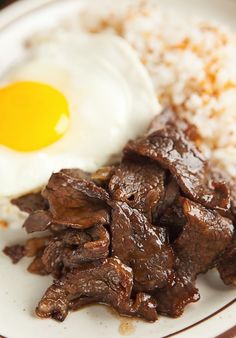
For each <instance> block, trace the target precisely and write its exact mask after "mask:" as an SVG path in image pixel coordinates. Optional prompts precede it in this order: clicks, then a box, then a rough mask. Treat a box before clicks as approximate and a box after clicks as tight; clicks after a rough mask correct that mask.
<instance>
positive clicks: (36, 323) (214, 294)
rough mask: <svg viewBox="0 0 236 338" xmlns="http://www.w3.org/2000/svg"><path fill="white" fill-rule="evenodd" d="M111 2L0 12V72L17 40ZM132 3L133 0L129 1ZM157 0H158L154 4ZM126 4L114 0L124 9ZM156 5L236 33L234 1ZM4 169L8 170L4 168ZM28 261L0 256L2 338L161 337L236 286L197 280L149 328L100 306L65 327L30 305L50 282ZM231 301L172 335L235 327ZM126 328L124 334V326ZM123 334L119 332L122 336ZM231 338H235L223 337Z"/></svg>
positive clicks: (10, 237)
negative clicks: (190, 296)
mask: <svg viewBox="0 0 236 338" xmlns="http://www.w3.org/2000/svg"><path fill="white" fill-rule="evenodd" d="M109 1H114V0H108V1H106V0H21V1H19V2H18V3H17V4H14V5H12V6H10V7H8V8H7V9H5V10H3V11H1V12H0V74H1V72H4V70H6V68H7V67H8V66H10V65H11V64H12V63H14V62H16V61H17V59H18V58H20V57H21V56H22V53H23V49H22V41H23V40H24V39H25V38H26V37H27V36H29V34H30V35H31V34H32V32H37V31H38V30H40V29H41V28H42V27H43V28H44V29H45V28H47V27H51V26H53V25H54V24H55V23H56V22H57V21H59V20H60V19H61V18H62V17H64V16H66V15H67V14H70V13H74V12H75V11H76V10H80V9H81V8H82V7H83V6H84V5H85V3H87V2H93V3H96V4H97V3H101V5H103V6H105V5H106V2H109ZM131 1H132V0H131ZM133 1H135V0H133ZM157 1H158V0H157ZM128 2H130V0H119V4H120V5H125V4H126V3H128ZM158 2H159V3H160V5H161V6H165V7H170V6H171V7H172V8H174V9H175V8H176V11H181V12H182V13H186V14H187V15H198V16H199V15H200V16H201V17H205V18H209V17H210V18H213V19H215V20H218V21H220V22H223V23H226V24H227V25H229V26H231V27H232V28H233V29H235V30H236V1H234V0H225V1H223V0H207V1H206V0H159V1H158ZM6 170H7V168H6ZM25 237H26V236H25V233H24V231H23V230H21V229H11V228H8V229H0V249H2V248H3V247H4V246H5V245H7V244H11V243H16V242H18V241H19V240H21V239H23V238H25ZM27 263H28V261H27V260H24V261H22V262H21V263H19V264H18V265H15V266H14V265H12V264H11V262H10V260H9V259H8V258H7V257H6V256H4V255H3V254H2V253H0V275H1V277H0V335H3V336H5V337H7V338H41V337H49V338H61V337H68V338H85V337H86V338H93V337H96V338H111V337H112V338H120V337H122V335H124V334H125V335H127V336H130V337H132V338H160V337H165V336H167V335H170V334H172V333H174V332H176V331H179V330H182V329H184V328H186V327H188V326H191V325H193V324H195V323H197V322H199V321H202V320H203V319H204V318H206V317H208V316H211V315H212V314H213V313H214V312H216V311H218V310H220V309H221V308H222V307H224V306H225V305H227V304H228V303H230V302H232V301H233V300H234V299H235V297H236V290H235V288H230V287H225V286H224V285H223V284H222V283H221V281H220V279H219V278H218V275H217V273H216V272H215V271H212V272H210V273H208V274H207V275H206V276H201V277H200V278H199V281H198V287H199V288H200V293H201V300H200V301H199V302H198V303H196V304H193V305H190V306H188V307H187V309H186V311H185V314H184V315H183V316H182V317H181V318H178V319H170V318H165V317H160V319H159V321H157V322H156V323H154V324H147V323H144V322H142V321H138V320H130V319H124V318H123V319H122V318H119V317H118V316H114V315H113V314H111V312H110V311H108V310H107V309H106V308H105V307H103V306H93V307H89V308H87V309H83V310H81V311H78V312H75V313H71V314H70V315H69V316H68V318H67V319H66V320H65V322H64V323H62V324H58V323H56V322H54V321H52V320H40V319H38V318H36V317H35V315H34V307H35V304H37V301H38V300H39V298H40V297H41V295H42V294H43V292H44V290H45V289H46V287H47V286H48V285H49V283H50V278H48V277H39V276H34V275H31V274H29V273H27V272H26V267H27ZM235 314H236V303H235V302H234V304H231V305H230V306H227V307H226V308H225V309H224V310H222V311H220V312H218V313H217V314H215V315H214V316H211V317H210V318H208V319H207V320H204V321H202V322H201V323H199V324H197V325H195V326H194V327H192V328H189V329H187V330H185V331H183V332H181V333H177V334H175V335H174V337H181V338H185V337H186V338H195V337H196V338H198V337H204V338H213V337H216V336H218V335H220V334H221V333H223V332H225V331H227V330H228V329H230V328H232V327H233V326H234V325H235V324H236V316H235ZM125 325H126V326H128V328H129V330H126V331H123V330H122V328H123V327H124V326H125ZM122 332H123V333H122ZM228 337H234V335H232V333H231V336H228Z"/></svg>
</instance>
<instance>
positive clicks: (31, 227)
mask: <svg viewBox="0 0 236 338" xmlns="http://www.w3.org/2000/svg"><path fill="white" fill-rule="evenodd" d="M51 224H52V215H51V213H50V211H46V210H35V211H33V212H32V213H31V214H30V215H29V216H28V217H27V219H26V220H25V222H24V224H23V227H24V228H25V230H26V231H27V233H28V234H30V233H33V232H38V231H44V230H46V229H48V228H49V227H50V225H51Z"/></svg>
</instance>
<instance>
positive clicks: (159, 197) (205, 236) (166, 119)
mask: <svg viewBox="0 0 236 338" xmlns="http://www.w3.org/2000/svg"><path fill="white" fill-rule="evenodd" d="M197 138H198V135H197V132H196V130H195V128H194V127H193V126H191V125H189V124H188V123H187V122H186V121H183V120H178V119H176V118H174V115H173V113H172V112H171V111H170V110H167V111H165V112H164V113H163V114H162V115H160V116H158V117H157V118H156V119H155V120H154V121H153V122H152V124H151V126H150V128H149V130H148V132H147V133H146V134H145V135H144V136H143V137H141V138H139V139H137V140H132V141H130V142H128V144H127V145H126V146H125V148H124V150H123V158H122V160H121V162H120V163H116V164H114V165H112V166H107V167H103V168H101V169H99V170H98V171H97V172H95V173H93V174H88V173H85V172H83V171H81V170H79V169H64V170H61V171H60V172H58V173H55V174H53V175H52V176H51V178H50V180H49V182H48V184H47V186H46V187H45V188H44V189H43V190H42V191H41V192H39V193H31V194H28V195H25V196H22V197H20V198H18V199H15V200H13V201H12V203H13V204H15V205H17V206H18V207H19V208H20V209H21V210H23V211H25V212H27V213H29V216H28V218H27V219H26V221H25V223H24V228H25V230H26V231H27V233H34V232H37V233H41V236H40V237H39V236H38V237H35V238H31V239H29V240H28V241H27V242H26V243H25V244H24V245H15V246H12V247H6V248H5V249H4V252H5V253H6V254H7V255H8V256H10V257H11V258H12V260H13V263H17V262H18V261H19V260H20V259H21V258H23V257H24V256H26V257H33V261H32V262H31V264H30V265H29V267H28V270H29V272H31V273H36V274H39V275H48V274H51V275H52V276H53V277H54V282H53V284H52V285H51V286H50V287H49V288H48V289H47V291H46V292H45V294H44V296H43V297H42V299H41V300H40V302H39V304H38V306H37V307H36V314H37V315H38V316H39V317H42V318H53V319H56V320H58V321H63V320H64V319H65V318H66V316H67V314H68V312H69V311H72V310H77V309H79V308H80V307H82V306H84V305H87V304H92V303H103V304H107V305H110V306H112V307H113V308H114V309H116V310H117V311H118V313H120V314H121V315H126V316H136V317H142V318H143V319H145V320H147V321H155V320H156V319H157V314H158V313H160V314H165V315H168V316H171V317H177V316H180V315H181V314H182V313H183V311H184V308H185V306H186V305H187V304H189V303H191V302H196V301H197V300H198V299H199V297H200V296H199V292H198V289H197V288H196V286H195V281H196V278H197V275H198V274H200V273H205V272H206V271H208V270H209V269H211V268H213V267H217V269H218V271H219V274H220V276H221V278H222V280H223V281H224V282H225V284H234V285H236V235H235V230H234V226H233V224H234V219H235V217H234V216H235V210H236V209H235V208H234V203H235V200H234V197H235V196H236V194H234V191H233V185H232V184H231V185H230V184H229V183H226V180H225V179H224V177H223V175H222V173H219V172H217V171H216V170H214V169H213V168H212V167H211V166H210V165H209V163H208V162H207V161H206V160H205V159H204V157H203V156H202V154H201V153H200V152H199V150H198V149H197V147H196V142H197Z"/></svg>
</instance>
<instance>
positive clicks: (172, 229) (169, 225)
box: [159, 198, 187, 244]
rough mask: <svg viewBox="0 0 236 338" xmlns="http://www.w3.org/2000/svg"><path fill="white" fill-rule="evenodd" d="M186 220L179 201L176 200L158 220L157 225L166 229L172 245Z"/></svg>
mask: <svg viewBox="0 0 236 338" xmlns="http://www.w3.org/2000/svg"><path fill="white" fill-rule="evenodd" d="M186 222H187V220H186V217H185V215H184V212H183V208H182V205H181V203H180V199H179V198H176V199H175V200H174V202H173V203H172V205H171V206H170V207H168V208H167V209H166V210H165V211H164V213H163V215H162V216H161V217H160V219H159V225H160V226H161V227H164V228H166V229H167V232H168V234H169V241H170V243H171V244H172V243H173V242H174V241H175V240H176V239H177V238H178V236H179V235H180V233H181V232H182V230H183V227H184V225H185V224H186Z"/></svg>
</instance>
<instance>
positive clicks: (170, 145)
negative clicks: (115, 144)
mask: <svg viewBox="0 0 236 338" xmlns="http://www.w3.org/2000/svg"><path fill="white" fill-rule="evenodd" d="M132 153H135V154H139V155H141V156H144V157H148V158H150V159H152V160H154V161H157V162H158V163H159V164H160V165H161V166H163V167H164V168H166V169H168V170H169V171H170V172H171V174H172V175H173V176H174V177H175V179H176V181H177V183H178V184H179V186H180V188H181V190H182V191H183V193H184V194H185V195H186V196H187V197H189V198H190V199H192V200H194V201H196V202H199V203H201V204H203V205H204V206H206V207H208V208H211V209H220V210H228V209H229V207H230V193H229V189H228V187H227V185H226V184H225V183H224V182H222V181H219V182H216V181H214V180H212V179H210V178H209V176H210V171H209V167H208V165H207V162H206V161H205V159H204V158H203V156H202V154H201V153H200V152H199V151H198V149H197V148H196V146H195V144H194V143H193V142H192V141H191V140H189V138H188V137H187V136H186V135H185V133H184V132H183V131H182V130H181V129H179V128H177V127H176V126H174V125H167V127H165V128H164V129H161V130H158V131H156V132H154V133H152V134H151V135H148V136H147V137H143V138H139V139H137V140H135V141H129V142H128V144H127V145H126V147H125V149H124V154H125V156H130V154H132Z"/></svg>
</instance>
